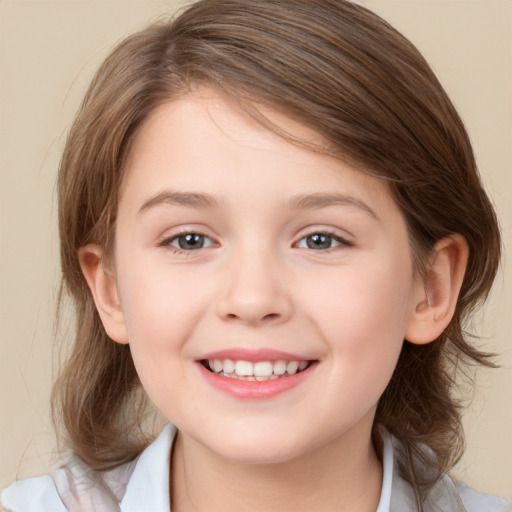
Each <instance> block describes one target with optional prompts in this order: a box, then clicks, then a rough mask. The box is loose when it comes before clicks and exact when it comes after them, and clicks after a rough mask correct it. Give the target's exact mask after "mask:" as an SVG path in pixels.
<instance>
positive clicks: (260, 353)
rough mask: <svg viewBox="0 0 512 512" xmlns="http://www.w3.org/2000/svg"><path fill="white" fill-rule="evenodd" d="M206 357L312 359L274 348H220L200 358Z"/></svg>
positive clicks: (240, 359) (244, 359) (248, 359)
mask: <svg viewBox="0 0 512 512" xmlns="http://www.w3.org/2000/svg"><path fill="white" fill-rule="evenodd" d="M204 359H210V360H212V359H231V360H233V361H252V362H254V361H309V360H310V359H308V358H305V357H304V356H301V355H298V354H291V353H289V352H281V351H279V350H273V349H255V350H254V349H253V350H249V349H244V348H232V349H225V350H218V351H217V352H209V353H208V354H204V355H202V356H201V357H199V358H198V360H204Z"/></svg>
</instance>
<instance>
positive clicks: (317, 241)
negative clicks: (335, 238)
mask: <svg viewBox="0 0 512 512" xmlns="http://www.w3.org/2000/svg"><path fill="white" fill-rule="evenodd" d="M307 244H308V248H309V249H329V248H330V247H331V237H330V236H329V235H322V234H321V233H317V234H315V235H311V236H308V239H307Z"/></svg>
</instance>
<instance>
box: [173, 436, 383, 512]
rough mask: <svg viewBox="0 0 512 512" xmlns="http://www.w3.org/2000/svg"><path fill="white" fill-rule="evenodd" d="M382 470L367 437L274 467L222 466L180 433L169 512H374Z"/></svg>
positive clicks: (227, 463)
mask: <svg viewBox="0 0 512 512" xmlns="http://www.w3.org/2000/svg"><path fill="white" fill-rule="evenodd" d="M381 486H382V468H381V464H380V462H379V460H378V457H377V455H376V453H375V450H374V448H373V445H372V442H371V439H370V435H369V432H368V433H367V435H365V436H362V435H361V432H360V431H359V432H354V433H352V432H350V433H347V434H346V435H344V436H343V438H340V439H336V440H334V441H333V442H331V443H329V444H327V445H325V446H323V447H320V448H318V449H317V450H315V452H314V453H307V454H303V455H301V456H299V457H296V458H294V459H293V460H290V461H287V462H280V463H275V464H240V463H237V462H236V461H230V460H226V459H224V458H222V457H220V456H218V455H216V454H214V453H212V452H211V451H209V450H208V449H206V448H205V447H203V446H201V445H199V444H198V443H196V442H195V441H194V440H192V439H189V438H187V437H186V436H184V435H182V434H181V433H179V434H178V437H177V439H176V442H175V446H174V449H173V457H172V471H171V510H172V512H183V511H191V510H194V511H197V512H203V511H204V512H206V511H208V512H217V511H219V512H220V511H226V510H227V511H230V510H244V511H248V512H249V511H261V510H265V511H268V512H274V511H281V512H282V511H283V510H293V511H294V512H301V511H311V510H332V511H336V512H338V511H339V512H351V511H353V512H355V511H357V512H366V511H368V512H374V511H375V510H376V508H377V505H378V502H379V497H380V491H381Z"/></svg>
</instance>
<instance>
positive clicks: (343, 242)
mask: <svg viewBox="0 0 512 512" xmlns="http://www.w3.org/2000/svg"><path fill="white" fill-rule="evenodd" d="M312 235H325V236H329V237H331V238H332V239H333V240H336V242H338V243H339V245H336V246H334V247H329V248H327V249H318V250H317V252H324V253H325V252H329V251H332V250H334V249H336V248H338V247H342V248H343V247H353V246H354V245H355V244H354V242H353V241H351V240H350V239H349V237H346V236H343V235H341V234H340V233H339V232H338V231H336V230H334V229H322V228H317V229H311V230H309V231H308V232H306V233H303V234H302V235H301V236H300V238H299V239H298V241H297V242H295V243H294V246H298V244H299V243H300V242H301V241H302V240H304V239H305V238H307V237H309V236H312ZM300 248H301V249H302V247H300ZM304 249H309V250H315V249H311V248H309V247H307V248H306V247H304Z"/></svg>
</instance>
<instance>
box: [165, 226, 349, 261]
mask: <svg viewBox="0 0 512 512" xmlns="http://www.w3.org/2000/svg"><path fill="white" fill-rule="evenodd" d="M187 235H195V236H198V237H202V238H203V240H210V242H211V243H210V244H208V245H207V246H206V247H204V246H202V247H199V248H196V249H184V248H181V247H176V246H173V245H172V243H173V242H175V241H178V240H179V239H180V238H182V237H185V236H187ZM313 236H324V237H328V238H330V239H331V240H332V241H333V242H337V243H338V245H335V246H334V247H327V248H323V249H313V248H312V247H302V248H303V249H310V250H313V251H317V250H318V252H323V253H329V252H331V251H333V250H335V249H336V248H337V247H347V248H350V247H353V246H354V244H353V243H352V242H350V241H349V240H347V239H345V238H343V237H341V236H339V235H337V234H336V233H334V232H332V231H312V232H311V233H309V234H307V235H304V236H303V237H302V238H301V239H300V240H299V241H298V242H297V243H296V244H294V245H296V246H298V244H299V243H300V242H302V241H303V240H307V239H308V238H309V237H313ZM306 243H307V242H306ZM159 245H160V246H161V247H168V248H170V249H172V252H173V253H174V254H177V253H180V254H187V255H190V253H192V252H195V251H198V250H199V249H205V248H208V247H211V246H214V245H215V242H213V241H211V239H210V238H209V237H208V236H207V235H204V234H202V233H200V232H196V231H182V232H180V233H176V234H175V235H173V236H172V237H168V238H165V239H164V240H162V242H160V244H159Z"/></svg>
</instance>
